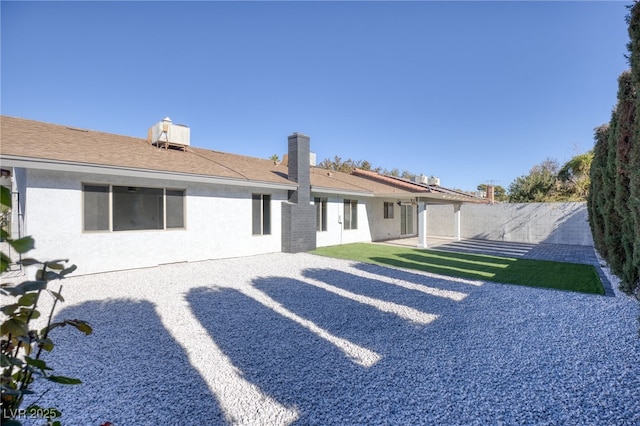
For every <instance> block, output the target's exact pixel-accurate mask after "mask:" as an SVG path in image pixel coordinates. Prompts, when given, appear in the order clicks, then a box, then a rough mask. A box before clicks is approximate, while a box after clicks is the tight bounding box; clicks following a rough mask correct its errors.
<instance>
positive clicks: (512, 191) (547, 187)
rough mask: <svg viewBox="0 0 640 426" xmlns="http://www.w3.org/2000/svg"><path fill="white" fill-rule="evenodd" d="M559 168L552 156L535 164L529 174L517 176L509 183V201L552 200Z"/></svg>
mask: <svg viewBox="0 0 640 426" xmlns="http://www.w3.org/2000/svg"><path fill="white" fill-rule="evenodd" d="M558 169H559V166H558V162H557V161H556V160H554V159H551V158H547V159H546V160H544V161H543V162H542V163H540V164H537V165H535V166H533V168H532V169H531V170H530V171H529V174H528V175H524V176H520V177H518V178H516V179H515V180H514V181H513V182H512V183H511V184H510V185H509V202H510V203H532V202H544V201H550V199H549V194H550V193H551V192H552V190H553V189H554V187H555V185H556V181H557V174H558Z"/></svg>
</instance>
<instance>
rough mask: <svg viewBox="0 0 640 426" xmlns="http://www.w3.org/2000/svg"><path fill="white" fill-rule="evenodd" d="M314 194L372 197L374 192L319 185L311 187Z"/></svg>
mask: <svg viewBox="0 0 640 426" xmlns="http://www.w3.org/2000/svg"><path fill="white" fill-rule="evenodd" d="M311 193H312V194H318V195H323V194H326V195H346V196H349V197H372V198H373V196H374V194H373V193H372V192H364V191H349V190H346V189H335V188H322V187H317V186H312V187H311Z"/></svg>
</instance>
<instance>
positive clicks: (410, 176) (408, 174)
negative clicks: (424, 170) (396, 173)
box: [400, 170, 416, 180]
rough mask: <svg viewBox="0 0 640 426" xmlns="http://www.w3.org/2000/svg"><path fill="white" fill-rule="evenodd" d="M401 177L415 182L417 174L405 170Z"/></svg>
mask: <svg viewBox="0 0 640 426" xmlns="http://www.w3.org/2000/svg"><path fill="white" fill-rule="evenodd" d="M400 177H401V178H403V179H408V180H413V179H415V177H416V175H415V173H411V172H410V171H408V170H403V171H402V174H400Z"/></svg>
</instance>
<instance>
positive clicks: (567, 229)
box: [427, 203, 593, 246]
mask: <svg viewBox="0 0 640 426" xmlns="http://www.w3.org/2000/svg"><path fill="white" fill-rule="evenodd" d="M427 211H428V215H427V221H428V226H427V233H428V235H431V236H441V237H453V206H450V205H440V206H438V205H430V206H429V207H428V209H427ZM461 233H462V238H478V239H487V240H498V241H514V242H525V243H549V244H570V245H587V246H591V245H593V238H592V236H591V230H590V229H589V223H588V213H587V208H586V204H585V203H518V204H510V203H505V204H494V205H486V204H482V205H478V204H463V205H462V207H461Z"/></svg>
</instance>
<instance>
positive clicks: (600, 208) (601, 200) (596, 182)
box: [587, 123, 609, 259]
mask: <svg viewBox="0 0 640 426" xmlns="http://www.w3.org/2000/svg"><path fill="white" fill-rule="evenodd" d="M608 135H609V124H608V123H607V124H603V125H602V126H600V127H596V128H595V129H594V139H595V146H594V148H593V161H592V163H591V170H590V173H589V177H590V184H589V194H588V196H587V210H588V213H589V226H590V227H591V234H592V235H593V242H594V244H595V247H596V250H598V253H600V256H602V257H603V258H604V259H607V257H608V254H607V245H606V243H605V237H604V235H605V231H604V228H605V220H604V209H605V204H606V198H605V193H604V189H605V188H604V185H603V177H604V173H605V168H606V165H607V138H608Z"/></svg>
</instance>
